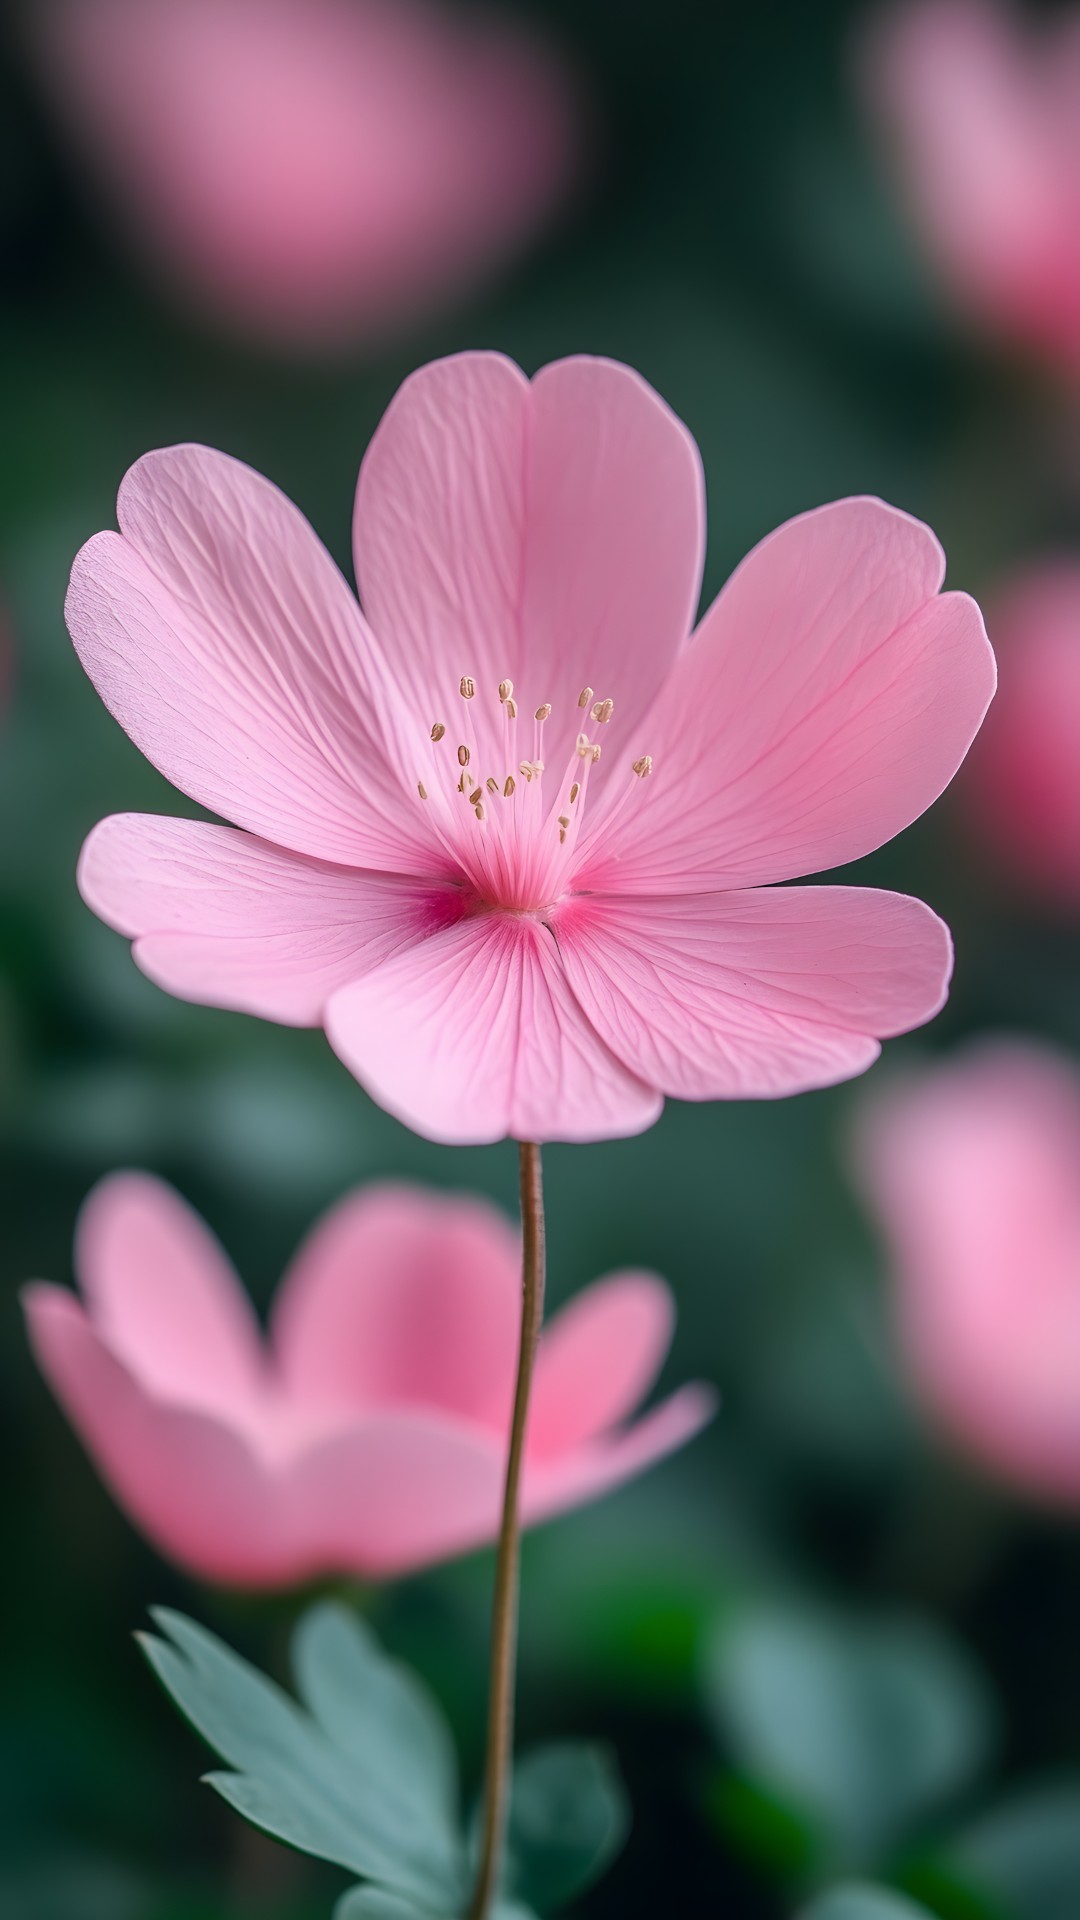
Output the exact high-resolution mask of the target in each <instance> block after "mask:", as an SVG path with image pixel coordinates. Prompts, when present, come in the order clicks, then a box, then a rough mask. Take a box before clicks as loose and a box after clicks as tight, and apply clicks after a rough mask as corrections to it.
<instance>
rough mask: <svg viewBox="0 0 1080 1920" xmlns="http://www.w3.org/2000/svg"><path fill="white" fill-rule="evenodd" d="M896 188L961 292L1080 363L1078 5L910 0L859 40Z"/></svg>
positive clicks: (1048, 351)
mask: <svg viewBox="0 0 1080 1920" xmlns="http://www.w3.org/2000/svg"><path fill="white" fill-rule="evenodd" d="M864 52H865V55H866V58H865V62H864V68H863V73H864V79H865V84H866V91H867V93H868V96H869V99H870V103H871V106H872V108H874V109H875V110H877V111H878V112H880V113H881V115H882V116H883V119H884V122H885V129H886V133H887V136H888V137H889V138H890V139H891V142H892V146H893V151H894V158H895V162H896V169H897V174H898V178H899V181H900V185H901V189H902V191H903V193H904V195H905V197H906V199H907V202H908V205H909V207H910V210H911V213H912V215H913V218H914V220H915V221H916V223H917V225H918V227H919V228H920V230H921V233H922V237H923V239H924V241H925V243H926V245H927V248H928V249H929V251H930V253H931V255H932V257H933V260H934V263H935V265H936V267H937V270H938V272H939V273H940V275H941V278H942V280H943V282H944V284H945V286H946V287H947V288H948V290H949V292H950V294H951V295H952V297H953V299H954V300H955V302H956V304H957V306H958V307H959V309H960V310H961V311H963V312H964V313H965V314H966V316H967V317H968V319H969V320H972V321H974V322H975V323H976V324H978V325H980V326H981V327H983V328H985V329H987V330H989V331H991V332H994V333H997V334H1000V335H1003V336H1005V337H1007V338H1008V339H1010V340H1012V341H1013V342H1016V343H1021V344H1023V345H1025V346H1026V347H1027V348H1028V349H1030V350H1034V351H1035V352H1036V353H1038V354H1041V355H1045V356H1048V357H1050V358H1051V359H1052V360H1055V361H1056V362H1058V363H1059V364H1060V365H1062V366H1063V367H1064V369H1065V370H1066V371H1067V372H1068V373H1069V374H1070V375H1071V376H1075V375H1077V374H1080V11H1077V10H1075V9H1073V10H1070V11H1068V12H1066V13H1065V14H1063V15H1062V16H1061V17H1060V18H1059V19H1058V20H1056V21H1053V22H1040V23H1039V24H1038V25H1035V24H1033V23H1032V22H1031V21H1030V20H1024V19H1022V18H1021V17H1020V16H1019V15H1018V14H1016V13H1014V12H1013V11H1012V10H1011V9H1010V8H1008V7H1006V6H1003V5H999V4H996V0H909V4H902V5H901V6H899V7H897V8H895V9H894V10H893V11H892V12H891V13H890V14H886V15H885V16H884V18H883V19H882V20H881V22H880V23H879V25H878V27H877V30H876V32H875V33H873V34H871V36H870V39H869V43H868V45H867V46H866V47H865V48H864Z"/></svg>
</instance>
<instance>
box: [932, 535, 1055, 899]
mask: <svg viewBox="0 0 1080 1920" xmlns="http://www.w3.org/2000/svg"><path fill="white" fill-rule="evenodd" d="M993 631H994V642H995V646H996V649H997V653H998V658H999V660H1000V661H1001V671H1002V678H1003V698H1002V699H1001V700H999V701H997V702H996V703H995V706H994V710H993V712H992V713H991V715H990V718H989V723H988V725H987V727H986V730H985V732H984V734H983V737H982V738H981V739H980V741H979V743H978V746H977V748H976V750H975V752H974V753H973V754H972V756H971V761H970V764H969V766H968V768H967V769H966V770H965V774H964V778H963V780H962V782H961V783H960V785H959V788H958V793H959V796H960V798H961V799H962V800H963V801H964V803H965V804H966V806H967V813H968V818H969V822H970V828H971V831H972V833H973V834H975V835H977V837H978V839H979V841H980V843H981V845H982V847H983V848H984V850H985V853H986V855H987V858H988V859H989V860H991V861H993V862H996V863H1001V864H1002V865H1003V866H1004V867H1005V868H1006V869H1007V870H1008V871H1009V872H1010V874H1011V875H1012V877H1013V879H1014V880H1015V882H1016V884H1017V885H1018V886H1019V887H1020V888H1021V889H1023V890H1024V891H1025V892H1028V893H1032V894H1036V895H1039V896H1041V897H1042V898H1043V899H1046V900H1048V901H1050V902H1051V903H1052V904H1053V905H1054V906H1056V907H1058V908H1064V909H1065V910H1066V911H1071V912H1072V913H1077V912H1080V561H1075V560H1064V559H1063V560H1059V561H1057V562H1053V561H1051V562H1047V563H1044V564H1043V565H1042V566H1039V567H1034V568H1032V569H1031V570H1030V571H1029V572H1027V573H1024V574H1021V575H1020V576H1019V577H1017V578H1016V579H1015V580H1014V581H1013V582H1012V583H1011V584H1010V586H1009V587H1008V589H1007V590H1006V591H1005V592H1004V593H1003V594H1002V596H1001V598H1000V600H998V601H997V602H996V604H995V607H994V619H993Z"/></svg>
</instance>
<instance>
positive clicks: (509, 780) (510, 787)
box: [503, 773, 517, 800]
mask: <svg viewBox="0 0 1080 1920" xmlns="http://www.w3.org/2000/svg"><path fill="white" fill-rule="evenodd" d="M516 791H517V784H516V782H515V780H514V776H513V774H512V773H508V774H507V776H506V785H505V786H504V787H503V798H504V799H505V800H509V798H510V795H511V794H512V793H515V792H516Z"/></svg>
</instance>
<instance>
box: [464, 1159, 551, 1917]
mask: <svg viewBox="0 0 1080 1920" xmlns="http://www.w3.org/2000/svg"><path fill="white" fill-rule="evenodd" d="M518 1153H519V1157H520V1179H521V1336H520V1341H519V1345H518V1364H517V1384H516V1386H515V1388H514V1414H513V1420H512V1422H511V1426H510V1450H509V1453H508V1455H507V1460H506V1486H505V1491H504V1494H503V1510H502V1524H501V1526H500V1528H499V1551H498V1557H497V1560H496V1563H495V1597H494V1603H493V1607H492V1622H491V1680H490V1692H489V1698H488V1730H487V1759H486V1762H485V1771H484V1807H483V1828H482V1838H481V1847H480V1863H479V1867H478V1869H477V1875H476V1886H475V1888H474V1890H473V1896H472V1901H471V1904H470V1906H469V1920H486V1917H487V1914H488V1911H489V1909H490V1907H491V1902H492V1899H493V1897H494V1894H495V1891H496V1888H497V1886H498V1880H499V1869H500V1867H501V1864H502V1853H503V1844H504V1841H505V1837H506V1820H507V1812H508V1800H509V1787H510V1761H511V1752H512V1748H513V1741H514V1673H515V1668H516V1664H517V1618H518V1571H519V1556H520V1537H521V1525H520V1519H519V1515H518V1494H519V1489H520V1485H521V1464H522V1459H523V1456H524V1452H525V1430H526V1424H527V1421H528V1414H529V1389H530V1387H531V1386H532V1375H533V1362H534V1360H535V1358H536V1346H537V1341H538V1339H539V1336H540V1326H541V1322H542V1321H543V1318H544V1277H545V1233H544V1184H543V1176H542V1173H541V1167H540V1149H539V1147H538V1146H535V1145H534V1144H533V1143H532V1142H530V1141H527V1140H523V1141H521V1142H520V1143H519V1146H518Z"/></svg>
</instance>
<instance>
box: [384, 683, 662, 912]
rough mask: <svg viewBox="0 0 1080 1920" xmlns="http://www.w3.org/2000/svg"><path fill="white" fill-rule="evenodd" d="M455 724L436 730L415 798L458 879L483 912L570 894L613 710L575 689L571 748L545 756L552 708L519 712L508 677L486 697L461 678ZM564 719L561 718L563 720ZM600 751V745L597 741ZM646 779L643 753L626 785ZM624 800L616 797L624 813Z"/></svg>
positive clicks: (521, 908)
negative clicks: (589, 798)
mask: <svg viewBox="0 0 1080 1920" xmlns="http://www.w3.org/2000/svg"><path fill="white" fill-rule="evenodd" d="M458 692H459V694H460V697H461V701H462V705H461V707H460V708H459V709H458V710H457V725H456V726H455V725H454V724H453V722H450V723H448V722H447V721H445V720H436V721H434V722H433V724H432V727H431V731H430V734H429V737H428V741H427V754H426V762H425V764H424V765H423V767H422V770H421V771H420V773H419V774H418V777H417V783H416V786H417V793H418V795H419V798H420V800H421V801H422V802H424V803H425V805H426V806H428V807H429V808H430V809H431V813H432V817H433V819H434V822H435V826H436V831H437V832H438V834H439V837H440V839H441V840H442V842H443V844H444V846H445V847H446V849H447V851H448V852H449V853H450V854H451V855H452V857H453V860H454V863H455V865H456V866H457V867H458V868H459V869H460V871H461V873H462V876H463V878H464V879H465V880H466V882H467V883H468V884H469V886H470V887H472V888H473V889H474V890H475V892H476V894H477V896H478V898H479V899H480V901H481V902H482V903H483V904H484V905H485V906H488V907H495V908H499V909H501V910H502V911H504V912H510V913H542V912H543V911H544V909H545V908H546V907H550V906H553V905H554V903H555V902H556V901H557V900H559V899H561V898H563V897H564V895H565V894H566V893H567V892H568V891H570V890H571V887H570V879H571V872H572V866H573V860H574V849H575V847H576V845H577V842H578V840H579V838H580V835H581V830H582V823H583V821H584V817H585V803H586V796H587V793H588V788H589V776H590V773H592V770H593V769H594V768H595V766H596V764H597V762H598V761H599V759H600V755H601V752H602V744H601V741H600V740H599V739H598V738H597V737H596V736H597V734H598V733H599V731H600V729H602V728H606V727H608V726H609V725H610V723H611V720H612V717H613V715H614V712H615V702H614V700H613V699H611V698H609V697H607V696H605V697H603V698H600V699H598V698H597V697H596V693H595V691H594V689H593V688H592V687H582V689H581V692H580V693H579V695H578V699H577V712H576V713H575V714H574V719H575V720H576V722H577V730H576V734H575V736H574V738H573V742H572V745H570V747H569V750H567V747H566V745H565V742H566V739H567V736H568V731H569V730H568V728H567V727H566V726H565V724H564V725H563V727H562V729H561V734H562V739H563V741H564V745H563V747H562V750H561V752H560V751H559V749H558V747H557V746H556V747H555V752H554V757H553V760H552V762H551V764H550V765H549V764H548V761H547V759H546V758H545V749H546V746H548V745H554V743H555V741H556V740H557V739H558V737H559V732H560V729H559V728H558V716H555V718H554V720H553V713H554V709H553V707H552V703H551V701H550V700H545V701H542V702H541V704H540V705H539V706H538V707H535V708H534V709H533V711H532V717H531V720H530V719H527V718H526V717H525V716H523V715H522V713H521V712H520V710H519V704H518V700H517V698H516V697H515V693H514V683H513V681H512V680H510V679H505V680H500V682H499V685H498V689H497V698H496V697H495V692H496V690H495V689H491V691H490V693H489V694H488V695H487V696H485V692H484V689H483V688H480V689H479V690H478V688H477V684H476V682H475V680H474V679H473V678H472V676H471V675H469V674H463V675H462V677H461V680H460V683H459V686H458ZM564 720H565V716H564ZM604 744H606V743H604ZM651 771H652V759H651V757H650V755H648V754H643V755H642V756H641V757H640V758H639V759H637V760H634V761H633V762H632V763H631V767H630V773H631V780H630V787H631V790H633V789H635V788H636V786H637V782H638V781H639V780H643V779H645V778H646V777H647V775H648V774H649V773H651ZM628 797H629V796H628V795H627V794H626V793H624V795H623V796H622V799H616V801H615V807H616V808H618V810H619V811H621V807H622V804H623V803H624V802H625V799H626V798H628Z"/></svg>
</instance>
